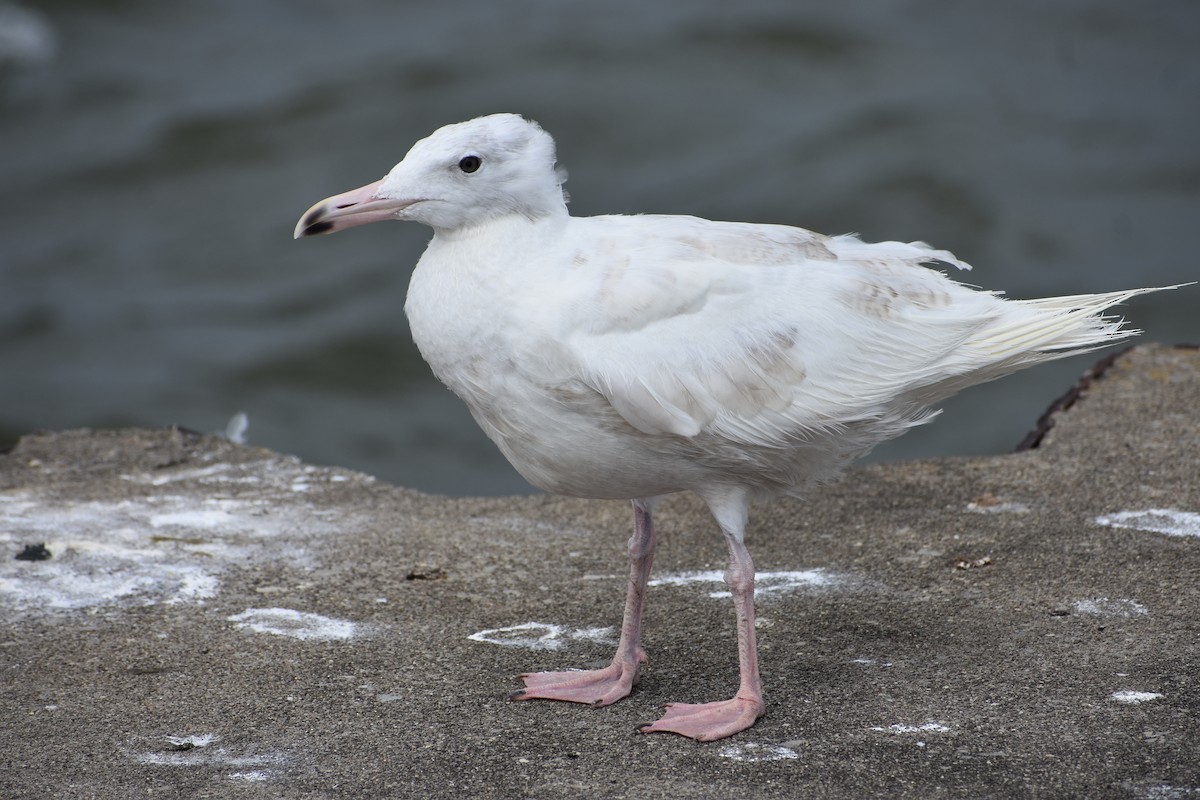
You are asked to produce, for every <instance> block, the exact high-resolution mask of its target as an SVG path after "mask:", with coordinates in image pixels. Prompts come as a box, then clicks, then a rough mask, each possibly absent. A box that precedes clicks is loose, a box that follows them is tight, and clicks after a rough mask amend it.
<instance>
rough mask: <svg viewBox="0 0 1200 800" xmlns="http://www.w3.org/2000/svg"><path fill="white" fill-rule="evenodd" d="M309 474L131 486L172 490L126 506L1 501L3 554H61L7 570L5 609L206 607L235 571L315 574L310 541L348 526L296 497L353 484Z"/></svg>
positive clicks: (23, 494)
mask: <svg viewBox="0 0 1200 800" xmlns="http://www.w3.org/2000/svg"><path fill="white" fill-rule="evenodd" d="M308 470H316V468H313V467H307V468H306V467H303V465H301V464H299V462H298V461H293V460H292V459H286V458H281V459H273V460H266V461H258V462H251V463H248V464H215V465H211V466H204V467H196V468H189V469H175V470H166V471H158V470H156V471H154V472H152V473H142V474H137V475H123V476H122V478H123V479H125V480H127V481H130V482H133V483H137V484H141V485H143V486H146V487H156V488H157V487H164V486H169V487H170V488H169V491H167V492H166V493H163V492H158V493H152V494H150V495H149V496H145V497H133V498H126V499H121V500H91V501H64V500H62V499H61V498H57V497H50V496H44V495H42V494H39V493H38V492H35V491H29V490H14V491H8V492H0V519H3V520H4V524H3V525H2V526H0V553H12V554H15V553H17V552H20V550H21V548H22V547H24V546H26V545H30V544H36V543H43V544H44V545H45V547H46V549H47V550H49V551H50V554H51V557H50V558H49V559H47V560H43V561H18V560H16V559H13V558H11V557H7V558H3V559H0V608H4V607H6V606H7V607H8V608H9V609H12V610H15V611H18V612H38V611H45V610H67V611H70V610H75V609H84V608H91V607H96V606H111V605H154V604H158V603H202V602H204V601H205V600H207V599H210V598H212V597H215V596H216V595H217V593H218V591H219V589H220V577H221V574H222V573H223V572H224V571H225V570H228V569H234V568H238V567H241V566H243V565H247V564H251V563H257V562H263V561H267V562H270V561H286V562H288V563H290V564H299V565H306V564H310V563H311V561H312V559H311V557H310V555H309V552H308V549H307V545H308V544H309V542H310V541H311V540H313V539H315V538H320V537H323V536H325V535H328V534H333V533H336V532H337V531H338V530H339V529H340V524H345V519H341V520H337V519H330V518H329V517H328V516H327V515H326V514H323V513H322V511H321V510H320V509H317V508H314V507H313V506H312V505H311V504H310V503H309V502H307V501H306V500H303V499H299V498H297V497H296V495H295V494H293V493H292V492H291V488H290V487H291V486H292V485H293V482H294V481H295V480H296V478H297V477H298V476H302V477H303V478H304V480H306V481H311V482H312V483H313V484H314V485H315V483H316V481H317V480H319V479H320V480H324V479H328V480H332V478H333V477H347V476H331V475H327V474H326V472H324V471H315V472H309V471H308ZM250 482H253V483H255V484H257V487H256V489H254V490H253V491H252V492H246V491H245V490H244V489H239V490H238V492H237V493H236V494H224V495H223V492H222V490H221V487H222V486H223V485H225V484H238V485H244V484H246V483H250ZM187 483H193V484H199V485H200V486H201V487H202V488H201V489H200V490H199V492H198V493H196V494H190V495H189V494H186V493H185V492H187V491H188V489H194V488H195V487H185V486H184V485H185V484H187ZM156 488H151V489H150V491H151V492H155V491H156ZM338 523H340V524H338Z"/></svg>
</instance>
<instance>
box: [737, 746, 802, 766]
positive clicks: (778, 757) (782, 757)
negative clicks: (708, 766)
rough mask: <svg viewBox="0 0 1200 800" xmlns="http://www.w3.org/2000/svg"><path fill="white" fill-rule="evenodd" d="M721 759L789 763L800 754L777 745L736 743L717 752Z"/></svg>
mask: <svg viewBox="0 0 1200 800" xmlns="http://www.w3.org/2000/svg"><path fill="white" fill-rule="evenodd" d="M717 755H719V756H720V757H721V758H728V759H730V760H731V761H749V762H752V763H753V762H759V761H789V760H793V759H797V758H800V754H799V753H797V752H796V751H795V750H793V749H792V748H790V747H784V746H783V745H778V744H762V743H760V742H738V743H736V744H727V745H724V746H723V747H721V749H720V750H718V751H717Z"/></svg>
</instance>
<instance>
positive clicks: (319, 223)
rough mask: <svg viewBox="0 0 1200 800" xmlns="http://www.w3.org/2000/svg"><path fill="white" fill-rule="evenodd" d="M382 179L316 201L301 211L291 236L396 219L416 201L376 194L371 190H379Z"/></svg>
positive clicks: (330, 231) (309, 234)
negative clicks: (302, 213)
mask: <svg viewBox="0 0 1200 800" xmlns="http://www.w3.org/2000/svg"><path fill="white" fill-rule="evenodd" d="M382 182H383V181H381V180H379V181H375V182H374V183H368V184H367V185H366V186H363V187H360V188H358V189H352V190H351V191H349V192H344V193H343V194H339V195H334V196H333V197H327V198H325V199H324V200H322V201H321V202H319V203H317V204H316V205H315V206H313V207H312V208H310V209H309V210H308V211H305V212H304V216H303V217H301V218H300V221H299V222H298V223H296V231H295V238H297V239H299V238H300V237H301V236H319V235H320V234H322V233H335V232H336V231H340V230H345V229H346V228H353V227H355V226H356V225H366V224H367V223H368V222H380V221H382V220H385V219H396V215H397V213H398V212H400V211H402V210H403V209H405V208H408V207H409V206H411V205H412V204H413V203H415V202H417V201H416V200H391V199H387V198H378V197H376V196H375V193H376V192H378V191H379V184H381V183H382Z"/></svg>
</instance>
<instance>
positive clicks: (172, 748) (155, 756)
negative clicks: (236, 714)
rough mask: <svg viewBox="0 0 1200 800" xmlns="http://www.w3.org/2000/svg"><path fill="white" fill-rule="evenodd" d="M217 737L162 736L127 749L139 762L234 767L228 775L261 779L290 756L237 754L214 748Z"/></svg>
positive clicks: (162, 765) (200, 766)
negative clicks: (133, 749) (134, 748)
mask: <svg viewBox="0 0 1200 800" xmlns="http://www.w3.org/2000/svg"><path fill="white" fill-rule="evenodd" d="M220 739H221V737H219V736H217V735H216V734H212V733H206V734H199V735H191V736H165V737H163V738H162V739H161V740H159V741H158V742H147V743H146V745H145V746H144V747H143V748H139V749H138V750H136V751H127V752H128V755H129V756H130V757H131V758H133V759H134V760H135V761H137V762H139V763H141V764H149V765H152V766H156V767H170V768H177V769H220V770H227V769H230V768H232V769H235V770H237V772H234V773H231V774H230V776H229V777H230V778H231V779H233V780H239V778H236V777H235V776H237V775H242V776H246V777H243V778H240V780H251V781H265V780H269V779H270V778H271V777H272V771H271V769H270V768H278V767H282V766H284V765H285V764H287V763H288V762H289V761H290V758H289V757H288V756H287V755H286V754H284V753H280V752H254V753H252V754H244V753H237V752H235V751H233V750H230V749H229V748H226V747H214V746H213V745H215V744H216V743H217V742H219V741H220ZM250 776H256V777H250Z"/></svg>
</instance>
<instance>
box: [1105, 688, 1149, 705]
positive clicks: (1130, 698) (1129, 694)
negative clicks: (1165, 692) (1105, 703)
mask: <svg viewBox="0 0 1200 800" xmlns="http://www.w3.org/2000/svg"><path fill="white" fill-rule="evenodd" d="M1161 698H1162V695H1161V694H1159V693H1158V692H1137V691H1134V690H1132V689H1123V690H1122V691H1119V692H1113V693H1112V694H1110V695H1109V696H1108V699H1109V700H1114V701H1116V702H1118V703H1128V704H1130V705H1136V704H1138V703H1149V702H1150V701H1152V700H1159V699H1161Z"/></svg>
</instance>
